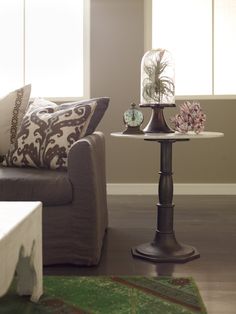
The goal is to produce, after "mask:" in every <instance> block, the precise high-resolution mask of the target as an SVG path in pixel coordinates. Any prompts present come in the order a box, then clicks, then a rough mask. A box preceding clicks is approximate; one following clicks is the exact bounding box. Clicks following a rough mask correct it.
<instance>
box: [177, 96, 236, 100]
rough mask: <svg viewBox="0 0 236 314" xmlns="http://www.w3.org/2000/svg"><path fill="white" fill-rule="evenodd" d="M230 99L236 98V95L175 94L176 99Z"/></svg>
mask: <svg viewBox="0 0 236 314" xmlns="http://www.w3.org/2000/svg"><path fill="white" fill-rule="evenodd" d="M219 99H224V100H230V99H235V100H236V95H187V96H185V95H181V96H175V100H219Z"/></svg>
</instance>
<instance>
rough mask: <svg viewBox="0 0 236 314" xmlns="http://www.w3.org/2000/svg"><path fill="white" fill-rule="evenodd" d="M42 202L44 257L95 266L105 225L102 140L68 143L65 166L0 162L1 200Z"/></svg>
mask: <svg viewBox="0 0 236 314" xmlns="http://www.w3.org/2000/svg"><path fill="white" fill-rule="evenodd" d="M34 200H35V201H36V200H37V201H42V203H43V261H44V265H50V264H62V263H70V264H78V265H96V264H97V263H98V262H99V259H100V256H101V249H102V244H103V238H104V235H105V231H106V228H107V224H108V217H107V201H106V174H105V139H104V135H103V134H102V133H101V132H94V133H93V134H91V135H88V136H85V137H84V138H82V139H80V140H78V141H77V142H75V143H74V144H73V146H72V147H71V149H70V151H69V156H68V170H67V171H55V170H46V169H34V168H17V167H3V166H0V201H34Z"/></svg>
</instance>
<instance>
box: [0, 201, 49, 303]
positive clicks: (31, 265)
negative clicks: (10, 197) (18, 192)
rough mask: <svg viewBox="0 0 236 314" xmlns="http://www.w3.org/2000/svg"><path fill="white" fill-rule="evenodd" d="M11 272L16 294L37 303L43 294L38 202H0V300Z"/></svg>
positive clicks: (40, 211)
mask: <svg viewBox="0 0 236 314" xmlns="http://www.w3.org/2000/svg"><path fill="white" fill-rule="evenodd" d="M15 272H16V274H17V292H18V294H19V295H31V301H33V302H37V301H38V299H39V298H40V296H41V295H42V293H43V285H42V204H41V202H0V296H3V295H4V294H5V293H6V292H7V291H8V289H9V287H10V285H11V282H12V280H13V277H14V274H15Z"/></svg>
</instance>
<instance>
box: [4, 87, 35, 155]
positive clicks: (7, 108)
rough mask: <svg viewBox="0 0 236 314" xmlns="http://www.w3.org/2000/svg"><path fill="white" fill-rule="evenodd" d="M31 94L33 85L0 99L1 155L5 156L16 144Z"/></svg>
mask: <svg viewBox="0 0 236 314" xmlns="http://www.w3.org/2000/svg"><path fill="white" fill-rule="evenodd" d="M30 92H31V85H26V86H24V87H22V88H19V89H17V90H15V91H13V92H11V93H9V94H8V95H6V96H5V97H3V98H2V99H0V130H1V132H0V155H5V154H6V153H7V151H8V149H9V148H10V145H11V144H13V143H14V142H15V139H16V134H17V131H18V130H19V126H20V124H21V121H22V119H23V116H24V114H25V111H26V110H27V107H28V104H29V98H30Z"/></svg>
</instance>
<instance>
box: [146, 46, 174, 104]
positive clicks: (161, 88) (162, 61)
mask: <svg viewBox="0 0 236 314" xmlns="http://www.w3.org/2000/svg"><path fill="white" fill-rule="evenodd" d="M140 101H141V103H140V104H141V105H148V104H150V105H152V104H156V105H160V106H163V107H167V106H172V105H173V104H174V103H175V79H174V61H173V58H172V55H171V53H170V52H169V51H168V50H166V49H155V50H150V51H148V52H146V53H145V55H144V56H143V58H142V62H141V99H140Z"/></svg>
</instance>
